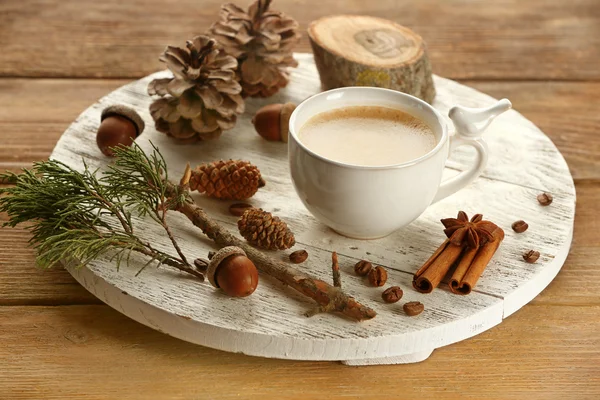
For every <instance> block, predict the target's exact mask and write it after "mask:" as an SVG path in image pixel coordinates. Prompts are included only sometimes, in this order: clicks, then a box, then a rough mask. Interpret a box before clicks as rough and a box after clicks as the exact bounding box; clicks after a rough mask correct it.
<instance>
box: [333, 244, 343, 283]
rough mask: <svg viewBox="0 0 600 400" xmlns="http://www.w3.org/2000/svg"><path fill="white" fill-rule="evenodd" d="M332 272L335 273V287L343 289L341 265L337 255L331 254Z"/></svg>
mask: <svg viewBox="0 0 600 400" xmlns="http://www.w3.org/2000/svg"><path fill="white" fill-rule="evenodd" d="M331 271H332V272H333V286H335V287H338V288H341V287H342V277H341V276H340V264H339V263H338V256H337V253H336V252H335V251H334V252H333V253H331Z"/></svg>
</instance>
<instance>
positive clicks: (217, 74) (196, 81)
mask: <svg viewBox="0 0 600 400" xmlns="http://www.w3.org/2000/svg"><path fill="white" fill-rule="evenodd" d="M160 61H162V62H164V63H165V64H166V65H167V67H168V68H169V70H170V71H171V72H172V73H173V77H172V78H161V79H155V80H153V81H152V82H150V84H149V85H148V94H150V95H158V96H161V98H160V99H158V100H156V101H154V102H153V103H152V104H151V105H150V114H151V115H152V118H154V121H155V124H156V129H157V130H158V131H160V132H163V133H166V134H167V135H169V136H171V137H173V138H175V139H178V140H179V141H182V142H186V143H189V142H195V141H198V140H209V139H215V138H217V137H219V136H220V135H221V133H222V132H223V131H224V130H228V129H231V128H233V127H234V125H235V123H236V120H237V116H238V115H239V114H241V113H243V112H244V99H243V98H242V96H241V91H242V87H241V86H240V84H239V82H237V77H236V69H237V66H238V64H237V61H236V59H235V58H234V57H232V56H229V55H226V54H225V53H223V52H222V51H220V50H218V49H217V48H216V46H215V41H214V40H213V39H210V38H209V37H207V36H197V37H195V38H194V39H192V40H191V41H188V42H187V43H186V48H185V49H182V48H179V47H172V46H168V47H167V48H166V49H165V51H164V53H163V54H162V55H161V57H160Z"/></svg>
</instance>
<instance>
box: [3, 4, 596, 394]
mask: <svg viewBox="0 0 600 400" xmlns="http://www.w3.org/2000/svg"><path fill="white" fill-rule="evenodd" d="M243 3H247V1H246V0H244V1H243ZM274 3H275V6H276V8H279V9H281V10H283V11H285V12H287V13H288V14H290V15H292V16H294V17H295V18H296V19H297V20H298V21H299V22H300V24H301V26H302V28H306V26H307V25H308V23H309V22H310V21H312V20H314V19H316V18H318V17H320V16H323V15H329V14H334V13H353V14H370V15H375V16H382V17H386V18H389V19H393V20H395V21H397V22H399V23H401V24H403V25H406V26H408V27H411V28H413V29H414V30H416V31H417V32H419V33H420V34H421V35H422V36H423V37H424V39H425V40H426V42H427V43H428V46H429V51H430V56H431V61H432V64H433V69H434V72H435V73H436V74H439V75H441V76H444V77H447V78H451V79H455V80H458V81H460V82H463V83H465V84H467V85H470V86H473V87H475V88H476V89H478V90H480V91H483V92H485V93H488V94H490V95H492V96H494V97H497V98H501V97H507V98H509V99H510V100H511V101H512V102H513V105H514V108H515V109H517V110H518V111H519V112H521V113H522V114H523V115H525V117H527V118H529V119H530V120H531V121H533V122H534V123H535V124H537V125H538V126H539V127H540V128H541V129H542V130H543V131H544V132H545V133H546V134H547V135H548V136H550V138H551V139H552V140H553V141H554V143H556V145H557V146H558V148H559V149H560V150H561V152H562V153H563V155H564V156H565V158H566V159H567V162H568V163H569V166H570V168H571V172H572V174H573V177H574V179H575V182H576V187H577V196H578V201H577V212H576V219H575V237H574V240H573V247H572V250H571V253H570V255H569V257H568V259H567V262H566V264H565V265H564V267H563V269H562V271H561V272H560V273H559V274H558V276H557V278H556V279H555V280H554V281H553V282H552V283H551V284H550V286H549V287H548V288H547V289H546V290H544V291H543V292H542V293H541V294H540V295H539V296H538V297H537V298H535V299H534V300H533V301H532V302H531V303H530V304H529V305H527V306H525V307H524V308H523V309H521V310H520V311H518V312H516V313H515V314H514V315H512V316H510V317H509V318H508V319H506V320H505V321H504V322H503V323H502V324H501V325H499V326H497V327H495V328H493V329H491V330H489V331H487V332H485V333H483V334H481V335H479V336H476V337H474V338H472V339H469V340H466V341H464V342H461V343H457V344H454V345H451V346H447V347H445V348H442V349H439V350H436V351H435V352H434V353H433V355H432V356H431V357H430V358H429V359H428V360H426V361H425V362H423V363H419V364H413V365H399V366H376V367H360V368H354V367H346V366H343V365H341V364H339V363H332V362H295V361H282V360H270V359H262V358H254V357H248V356H244V355H240V354H230V353H224V352H220V351H217V350H211V349H208V348H204V347H200V346H196V345H192V344H189V343H185V342H183V341H180V340H177V339H174V338H171V337H169V336H166V335H163V334H161V333H159V332H156V331H153V330H152V329H150V328H147V327H145V326H142V325H140V324H138V323H136V322H134V321H132V320H129V319H128V318H126V317H124V316H123V315H121V314H120V313H118V312H117V311H114V310H113V309H111V308H109V307H108V306H106V305H103V304H102V303H101V302H100V301H98V300H97V299H96V298H94V297H93V296H92V295H91V294H89V293H88V292H86V291H85V289H83V288H82V287H81V286H79V284H77V283H76V282H75V281H74V280H73V278H71V276H70V275H69V274H68V273H67V272H65V271H63V270H59V269H56V270H51V271H39V270H37V269H36V268H35V265H34V251H33V250H31V249H30V248H28V247H27V241H28V239H29V237H30V236H29V234H28V233H27V232H26V231H25V230H23V229H19V228H17V229H9V228H2V229H0V399H1V400H9V399H10V400H12V399H26V398H27V399H30V398H31V399H42V398H43V399H92V398H93V399H96V398H121V399H124V398H139V399H159V398H168V399H171V398H172V399H190V398H193V399H204V398H211V399H213V398H214V399H216V398H242V399H247V398H248V399H250V398H266V399H269V398H272V399H281V398H302V399H311V398H328V399H333V398H363V399H366V398H412V397H414V398H423V399H425V398H427V399H428V398H432V399H434V398H435V399H446V398H468V399H471V398H472V399H487V398H490V399H524V398H527V399H599V398H600V289H598V288H599V287H600V234H599V233H600V206H599V204H600V134H598V130H599V129H600V108H599V107H600V68H599V65H600V2H599V1H598V0H571V1H566V2H565V1H558V0H556V1H553V0H546V1H543V0H527V1H523V0H496V1H493V2H488V1H483V0H481V1H474V0H453V1H446V0H437V1H436V0H420V1H408V0H406V1H405V0H377V1H368V2H366V1H364V0H328V1H317V0H275V1H274ZM219 4H220V2H219V1H217V0H179V1H160V0H145V1H142V0H135V1H133V0H131V1H123V0H120V1H117V0H104V1H93V0H85V1H82V0H78V1H76V0H62V1H43V0H2V2H0V169H8V170H12V171H17V170H18V169H20V168H23V167H29V166H30V165H31V163H32V161H35V160H43V159H46V158H47V157H48V155H49V154H50V152H51V150H52V148H53V147H54V145H55V143H56V141H57V140H58V138H59V137H60V135H61V134H62V132H63V131H64V130H65V128H66V127H67V126H68V125H69V124H70V123H71V121H73V119H74V118H76V117H77V115H78V114H79V113H80V112H81V111H83V110H84V109H85V108H86V107H87V106H88V105H90V104H91V103H93V102H94V101H95V100H96V99H98V98H99V97H101V96H103V95H105V94H106V93H108V92H110V91H112V90H114V89H115V88H117V87H119V86H121V85H123V84H125V83H127V82H128V81H130V80H132V79H136V78H139V77H142V76H144V75H147V74H149V73H151V72H153V71H155V70H158V69H162V65H161V64H160V63H159V62H158V60H157V58H158V55H159V54H160V52H161V51H162V49H163V48H164V46H165V45H167V44H175V45H182V44H183V43H184V41H185V40H186V39H188V38H191V37H192V36H193V35H194V34H197V33H202V32H203V31H204V30H205V29H206V28H208V26H209V25H210V23H211V21H212V20H214V19H215V18H216V14H217V12H218V8H219ZM240 4H241V5H244V4H242V3H240ZM309 50H310V49H309V45H308V40H307V38H306V35H305V36H304V37H303V38H302V41H301V44H300V45H299V46H298V51H309ZM0 219H1V220H6V215H0Z"/></svg>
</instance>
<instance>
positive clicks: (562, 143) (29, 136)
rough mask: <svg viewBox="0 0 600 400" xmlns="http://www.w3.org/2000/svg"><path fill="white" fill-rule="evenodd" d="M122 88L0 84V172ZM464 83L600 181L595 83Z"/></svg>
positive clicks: (599, 86)
mask: <svg viewBox="0 0 600 400" xmlns="http://www.w3.org/2000/svg"><path fill="white" fill-rule="evenodd" d="M126 83H129V81H128V80H101V81H100V80H85V79H83V80H57V79H35V80H26V79H0V132H1V135H2V143H3V146H1V147H0V169H5V168H8V169H11V170H17V169H18V168H22V167H24V166H28V165H29V164H30V163H31V162H32V161H34V160H39V159H44V158H46V157H47V156H48V155H49V154H50V152H51V151H52V149H53V148H54V145H55V144H56V141H57V140H58V138H60V136H61V134H62V132H63V131H64V130H65V129H66V128H67V127H68V125H69V124H70V123H71V122H72V121H73V120H74V119H75V118H77V115H79V114H80V113H81V112H83V111H84V110H85V109H86V108H87V107H88V106H90V105H91V104H92V103H93V102H94V101H96V100H97V99H98V98H100V97H102V96H104V95H106V94H108V93H109V92H110V91H112V90H114V89H116V88H118V87H119V86H121V85H124V84H126ZM464 83H465V84H467V85H470V86H473V87H474V88H476V89H478V90H481V91H483V92H485V93H488V94H490V95H492V96H494V97H496V98H501V97H507V98H509V99H511V101H512V102H513V106H514V109H515V110H517V111H519V112H520V113H521V114H523V115H524V116H525V117H526V118H528V119H530V120H531V121H532V122H533V123H535V124H536V125H538V126H539V127H540V129H541V130H542V131H543V132H544V133H545V134H547V135H548V136H549V137H550V138H551V139H552V141H553V142H554V143H555V144H556V145H557V147H558V148H559V150H560V151H561V152H562V154H563V155H564V157H565V158H566V160H567V163H568V165H569V168H570V169H571V173H572V175H573V178H574V179H576V180H577V179H600V159H598V157H596V154H598V152H600V135H597V126H599V125H600V114H599V113H597V112H596V110H595V109H594V105H595V104H598V103H599V102H600V83H577V82H546V83H544V82H476V81H466V82H464ZM57 99H60V101H57ZM271 101H274V100H268V102H271ZM32 108H33V109H35V112H34V113H32V112H31V111H30V110H31V109H32Z"/></svg>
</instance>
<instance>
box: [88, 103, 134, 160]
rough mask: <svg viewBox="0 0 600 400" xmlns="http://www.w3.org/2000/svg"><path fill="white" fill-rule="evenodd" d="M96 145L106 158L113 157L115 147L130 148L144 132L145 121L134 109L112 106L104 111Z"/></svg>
mask: <svg viewBox="0 0 600 400" xmlns="http://www.w3.org/2000/svg"><path fill="white" fill-rule="evenodd" d="M100 121H101V123H100V127H99V128H98V132H97V133H96V143H97V144H98V147H99V148H100V151H102V153H103V154H104V155H106V156H109V157H113V156H114V153H113V151H112V148H113V147H117V146H119V145H121V146H125V147H129V146H131V145H132V144H133V141H134V140H135V139H136V138H137V137H138V136H140V135H141V134H142V132H143V131H144V120H143V119H142V117H140V115H139V114H138V113H137V112H136V111H135V110H133V109H131V108H129V107H126V106H123V105H112V106H109V107H106V108H105V109H104V110H102V114H101V116H100Z"/></svg>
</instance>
